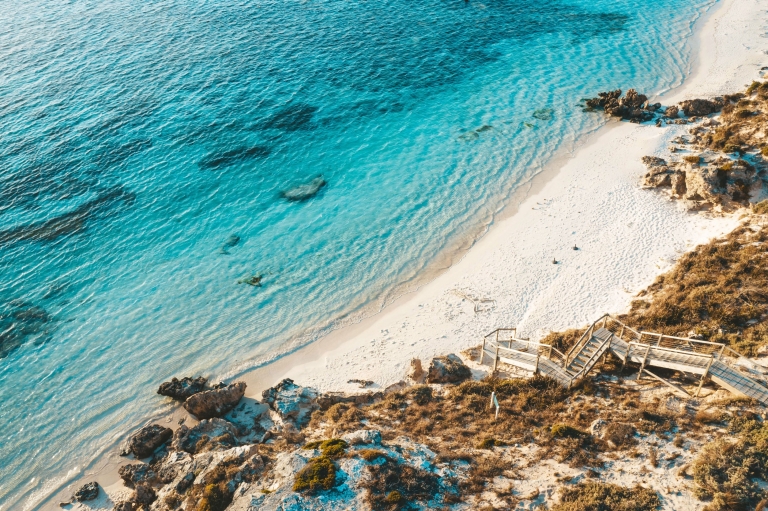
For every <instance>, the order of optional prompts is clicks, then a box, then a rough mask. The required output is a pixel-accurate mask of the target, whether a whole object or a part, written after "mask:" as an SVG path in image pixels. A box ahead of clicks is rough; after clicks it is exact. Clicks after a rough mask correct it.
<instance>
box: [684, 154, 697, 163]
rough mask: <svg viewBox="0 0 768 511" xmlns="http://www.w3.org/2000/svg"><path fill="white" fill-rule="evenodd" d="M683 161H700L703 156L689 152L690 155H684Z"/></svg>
mask: <svg viewBox="0 0 768 511" xmlns="http://www.w3.org/2000/svg"><path fill="white" fill-rule="evenodd" d="M683 161H685V162H687V163H693V164H696V163H699V162H700V161H701V156H696V155H694V154H689V155H688V156H683Z"/></svg>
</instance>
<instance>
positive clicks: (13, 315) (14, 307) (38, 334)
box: [0, 300, 53, 358]
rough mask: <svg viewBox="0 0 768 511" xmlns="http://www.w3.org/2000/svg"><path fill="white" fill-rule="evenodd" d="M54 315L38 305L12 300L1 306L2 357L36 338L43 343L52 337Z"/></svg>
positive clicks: (0, 346)
mask: <svg viewBox="0 0 768 511" xmlns="http://www.w3.org/2000/svg"><path fill="white" fill-rule="evenodd" d="M52 321H53V317H52V316H51V315H50V314H48V312H47V311H46V310H45V309H43V308H42V307H39V306H37V305H34V304H31V303H28V302H25V301H23V300H12V301H11V302H9V303H7V304H6V305H4V306H3V307H2V308H0V358H5V357H7V356H8V354H9V353H10V352H12V351H13V350H15V349H16V348H18V347H19V346H21V345H22V344H24V343H26V342H28V341H29V340H34V341H35V342H36V343H43V342H45V341H47V340H48V339H49V338H50V334H51V325H50V323H51V322H52Z"/></svg>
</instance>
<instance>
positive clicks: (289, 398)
mask: <svg viewBox="0 0 768 511" xmlns="http://www.w3.org/2000/svg"><path fill="white" fill-rule="evenodd" d="M262 398H263V399H262V400H263V402H264V403H265V404H267V405H269V407H270V408H272V409H273V410H274V411H276V412H277V413H278V415H279V416H280V418H281V419H282V420H283V421H286V422H290V423H292V424H293V425H294V426H296V427H297V428H299V429H301V427H302V426H304V425H306V423H307V422H308V421H309V416H310V415H311V413H312V410H313V409H314V408H315V406H316V404H315V400H316V399H317V392H316V391H315V390H314V389H310V388H309V387H301V386H299V385H296V384H295V383H293V380H291V379H289V378H286V379H284V380H283V381H281V382H280V383H278V384H277V385H275V386H274V387H271V388H268V389H267V390H265V391H264V392H262Z"/></svg>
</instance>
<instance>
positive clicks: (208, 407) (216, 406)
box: [184, 381, 245, 419]
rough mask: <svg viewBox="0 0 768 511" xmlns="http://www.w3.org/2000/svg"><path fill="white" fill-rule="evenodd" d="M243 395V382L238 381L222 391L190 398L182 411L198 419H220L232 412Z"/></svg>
mask: <svg viewBox="0 0 768 511" xmlns="http://www.w3.org/2000/svg"><path fill="white" fill-rule="evenodd" d="M243 395H245V382H242V381H238V382H235V383H232V384H230V385H228V386H227V387H226V388H223V389H216V390H208V391H205V392H200V393H197V394H194V395H193V396H190V397H189V399H187V400H186V401H185V402H184V409H185V410H187V411H188V412H189V413H191V414H192V415H194V416H195V417H197V418H198V419H210V418H212V417H221V416H222V415H224V414H226V413H227V412H229V411H230V410H232V409H233V408H234V407H235V406H237V403H239V402H240V399H242V397H243Z"/></svg>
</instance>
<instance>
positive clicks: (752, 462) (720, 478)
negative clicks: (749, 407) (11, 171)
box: [693, 414, 768, 511]
mask: <svg viewBox="0 0 768 511" xmlns="http://www.w3.org/2000/svg"><path fill="white" fill-rule="evenodd" d="M758 419H759V418H758V417H757V416H753V415H751V414H750V415H746V416H742V417H735V418H733V419H732V420H731V422H730V425H729V430H730V431H731V432H732V433H733V434H734V435H735V438H720V439H717V440H715V441H714V442H712V443H710V444H707V445H706V446H704V448H703V449H702V451H701V454H700V455H699V456H698V458H697V459H696V461H695V462H694V464H693V479H694V482H695V483H696V488H695V490H694V493H695V495H696V496H697V497H699V498H700V499H704V500H709V501H710V503H709V505H707V507H706V510H707V511H728V510H735V511H742V510H743V511H747V510H752V509H758V508H761V507H763V508H764V507H765V506H766V505H768V492H766V491H764V490H762V489H761V486H760V483H762V485H763V487H764V486H765V485H766V484H768V425H766V424H765V423H763V422H762V421H760V420H758Z"/></svg>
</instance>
